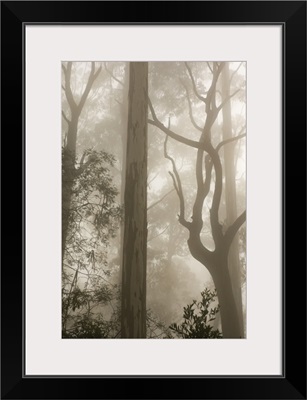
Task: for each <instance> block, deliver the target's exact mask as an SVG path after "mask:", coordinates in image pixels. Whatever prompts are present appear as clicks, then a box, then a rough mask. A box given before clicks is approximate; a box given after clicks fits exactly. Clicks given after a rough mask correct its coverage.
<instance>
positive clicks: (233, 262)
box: [221, 62, 244, 337]
mask: <svg viewBox="0 0 307 400" xmlns="http://www.w3.org/2000/svg"><path fill="white" fill-rule="evenodd" d="M221 81H222V100H224V99H226V98H228V97H229V95H230V76H229V63H227V62H226V63H225V66H224V68H223V70H222V73H221ZM222 115H223V140H224V141H225V140H228V139H230V138H231V137H232V136H233V135H232V120H231V102H230V101H228V102H226V103H225V105H224V107H223V108H222ZM236 143H237V142H236V141H234V142H231V143H228V144H227V145H225V146H224V174H225V203H226V221H227V224H226V225H227V227H229V226H230V225H231V224H232V223H233V222H234V221H235V220H236V219H237V216H238V215H237V195H236V180H235V179H236V171H235V146H236ZM228 269H229V274H230V278H231V282H232V288H233V293H234V298H235V302H236V306H237V310H238V317H239V323H240V330H241V337H243V336H244V324H243V308H242V290H241V266H240V258H239V240H238V234H237V235H236V236H235V237H234V239H233V241H232V244H231V246H230V249H229V255H228Z"/></svg>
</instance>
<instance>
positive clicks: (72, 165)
mask: <svg viewBox="0 0 307 400" xmlns="http://www.w3.org/2000/svg"><path fill="white" fill-rule="evenodd" d="M72 65H73V63H72V62H71V61H69V62H68V63H67V65H65V64H64V63H62V70H63V74H64V85H63V86H62V88H63V90H64V92H65V96H66V99H67V102H68V105H69V110H70V117H68V116H67V115H66V113H65V112H64V110H62V116H63V118H64V120H65V121H66V122H67V125H68V130H67V133H66V137H65V142H64V151H63V161H62V169H63V182H64V184H63V191H62V259H63V257H64V252H65V245H66V239H67V232H68V225H69V213H70V202H71V196H72V186H73V183H74V179H75V177H76V176H77V175H78V174H80V173H82V171H83V169H84V168H85V167H86V166H87V165H88V163H89V162H90V160H88V163H87V164H86V163H84V157H82V158H81V161H80V165H79V168H76V147H77V134H78V123H79V118H80V115H81V112H82V110H83V107H84V104H85V102H86V99H87V97H88V95H89V93H90V90H91V88H92V85H93V83H94V81H95V80H96V79H97V77H98V75H99V73H100V71H101V67H99V68H98V70H97V71H96V69H95V63H94V62H92V63H91V71H90V74H89V77H88V81H87V83H86V86H85V89H84V91H83V92H82V94H81V96H80V99H79V101H77V100H76V99H75V98H74V96H73V93H72V88H71V71H72ZM84 156H85V155H84Z"/></svg>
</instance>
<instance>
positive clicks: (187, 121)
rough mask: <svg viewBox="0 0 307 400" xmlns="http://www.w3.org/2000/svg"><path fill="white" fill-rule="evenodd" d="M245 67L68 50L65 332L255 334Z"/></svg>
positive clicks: (77, 335) (83, 335)
mask: <svg viewBox="0 0 307 400" xmlns="http://www.w3.org/2000/svg"><path fill="white" fill-rule="evenodd" d="M246 68H247V63H246V62H244V61H211V60H210V61H208V62H203V61H202V62H199V61H195V62H194V61H189V62H184V61H182V62H181V61H178V62H174V61H172V62H166V61H163V62H162V61H161V62H158V61H150V62H118V61H117V62H113V61H109V62H105V61H103V62H101V61H89V62H84V61H82V62H80V61H65V62H62V81H61V84H62V88H61V90H62V110H61V113H62V338H65V339H92V338H95V339H103V338H107V339H120V338H126V339H127V338H131V339H133V338H136V339H142V338H144V339H244V338H246V337H247V334H248V332H247V331H246V315H247V312H248V310H247V306H246V280H247V260H246V224H245V222H246V134H247V132H246V106H247V105H246ZM59 89H60V88H59ZM59 112H60V110H59Z"/></svg>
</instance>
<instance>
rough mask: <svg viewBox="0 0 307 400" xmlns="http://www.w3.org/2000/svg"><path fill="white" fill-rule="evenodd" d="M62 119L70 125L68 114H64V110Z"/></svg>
mask: <svg viewBox="0 0 307 400" xmlns="http://www.w3.org/2000/svg"><path fill="white" fill-rule="evenodd" d="M62 117H63V118H64V119H65V121H66V122H67V123H68V125H69V124H70V122H71V121H70V120H69V119H68V118H67V117H66V114H65V113H64V111H63V110H62Z"/></svg>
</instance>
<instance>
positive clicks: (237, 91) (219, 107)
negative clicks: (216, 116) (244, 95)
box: [217, 89, 241, 111]
mask: <svg viewBox="0 0 307 400" xmlns="http://www.w3.org/2000/svg"><path fill="white" fill-rule="evenodd" d="M240 91H241V89H238V90H236V91H235V92H234V93H232V94H231V95H229V96H227V97H226V98H225V99H224V100H223V101H222V102H221V104H220V105H219V106H218V108H217V110H218V111H220V110H221V109H222V108H223V107H224V105H225V104H226V103H227V102H228V101H229V100H230V99H231V98H232V97H234V96H235V95H236V94H237V93H239V92H240Z"/></svg>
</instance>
